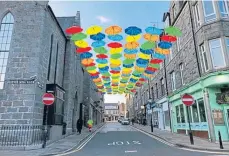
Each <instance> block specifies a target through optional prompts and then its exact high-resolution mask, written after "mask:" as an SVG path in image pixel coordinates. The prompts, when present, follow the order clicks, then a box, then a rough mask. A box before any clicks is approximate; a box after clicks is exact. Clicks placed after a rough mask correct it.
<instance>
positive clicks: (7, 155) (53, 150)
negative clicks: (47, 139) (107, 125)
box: [0, 123, 104, 156]
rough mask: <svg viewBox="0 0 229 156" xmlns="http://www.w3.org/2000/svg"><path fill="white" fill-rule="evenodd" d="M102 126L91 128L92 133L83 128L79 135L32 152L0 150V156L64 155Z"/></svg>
mask: <svg viewBox="0 0 229 156" xmlns="http://www.w3.org/2000/svg"><path fill="white" fill-rule="evenodd" d="M103 125H104V124H103V123H101V124H99V125H96V126H94V127H93V129H92V132H89V131H88V129H87V128H83V129H82V132H81V135H78V134H73V135H69V136H67V137H65V138H63V139H61V140H58V141H56V142H54V143H52V144H50V145H47V146H46V148H44V149H43V148H41V149H33V150H26V151H21V150H0V153H1V154H0V155H2V156H15V155H16V156H45V155H53V154H58V153H64V152H65V151H68V150H69V149H72V148H74V147H76V146H77V145H79V144H80V143H81V142H82V141H83V140H85V139H86V138H88V137H89V136H90V135H91V134H93V132H95V131H96V130H97V129H99V128H100V127H102V126H103Z"/></svg>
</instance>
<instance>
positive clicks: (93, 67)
mask: <svg viewBox="0 0 229 156" xmlns="http://www.w3.org/2000/svg"><path fill="white" fill-rule="evenodd" d="M95 69H96V67H95V66H89V67H87V68H86V70H95Z"/></svg>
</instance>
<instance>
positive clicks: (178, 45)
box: [176, 37, 180, 52]
mask: <svg viewBox="0 0 229 156" xmlns="http://www.w3.org/2000/svg"><path fill="white" fill-rule="evenodd" d="M176 43H177V51H178V52H179V51H180V37H177V42H176Z"/></svg>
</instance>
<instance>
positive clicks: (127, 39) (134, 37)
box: [126, 34, 141, 42]
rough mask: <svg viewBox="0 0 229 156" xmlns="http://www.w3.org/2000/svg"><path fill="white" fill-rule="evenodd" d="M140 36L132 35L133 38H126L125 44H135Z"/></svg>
mask: <svg viewBox="0 0 229 156" xmlns="http://www.w3.org/2000/svg"><path fill="white" fill-rule="evenodd" d="M140 38H141V35H140V34H139V35H134V36H127V37H126V42H136V41H138V40H140Z"/></svg>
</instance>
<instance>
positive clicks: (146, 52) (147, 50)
mask: <svg viewBox="0 0 229 156" xmlns="http://www.w3.org/2000/svg"><path fill="white" fill-rule="evenodd" d="M140 52H142V53H143V54H148V55H149V54H152V53H153V50H152V49H145V50H144V49H141V48H140Z"/></svg>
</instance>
